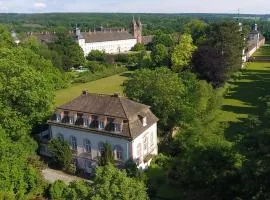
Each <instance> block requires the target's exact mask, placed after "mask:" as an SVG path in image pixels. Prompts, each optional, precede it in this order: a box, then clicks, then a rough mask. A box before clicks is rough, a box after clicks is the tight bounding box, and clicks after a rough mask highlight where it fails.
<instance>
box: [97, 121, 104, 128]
mask: <svg viewBox="0 0 270 200" xmlns="http://www.w3.org/2000/svg"><path fill="white" fill-rule="evenodd" d="M98 128H99V129H104V128H105V124H104V121H99V126H98Z"/></svg>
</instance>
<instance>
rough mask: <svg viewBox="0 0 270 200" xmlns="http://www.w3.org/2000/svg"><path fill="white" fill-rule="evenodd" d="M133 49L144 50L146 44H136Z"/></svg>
mask: <svg viewBox="0 0 270 200" xmlns="http://www.w3.org/2000/svg"><path fill="white" fill-rule="evenodd" d="M131 50H132V51H143V50H145V46H144V45H143V44H142V43H137V44H135V46H134V47H132V49H131Z"/></svg>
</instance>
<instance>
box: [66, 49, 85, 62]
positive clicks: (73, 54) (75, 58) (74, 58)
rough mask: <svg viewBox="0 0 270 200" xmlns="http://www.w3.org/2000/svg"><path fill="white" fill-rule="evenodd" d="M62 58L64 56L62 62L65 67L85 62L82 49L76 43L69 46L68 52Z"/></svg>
mask: <svg viewBox="0 0 270 200" xmlns="http://www.w3.org/2000/svg"><path fill="white" fill-rule="evenodd" d="M64 58H66V62H64V63H65V66H66V67H79V66H81V65H82V66H83V65H84V64H85V57H84V53H83V50H82V48H81V47H80V46H79V45H78V44H73V45H71V46H69V49H68V52H67V54H66V55H65V56H64Z"/></svg>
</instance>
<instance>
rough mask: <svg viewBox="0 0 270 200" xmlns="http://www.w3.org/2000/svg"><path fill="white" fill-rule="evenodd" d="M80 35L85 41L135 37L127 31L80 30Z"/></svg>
mask: <svg viewBox="0 0 270 200" xmlns="http://www.w3.org/2000/svg"><path fill="white" fill-rule="evenodd" d="M81 35H82V37H83V38H84V39H85V42H86V43H93V42H105V41H116V40H129V39H135V38H134V36H133V35H131V34H130V33H129V32H127V31H96V32H82V33H81Z"/></svg>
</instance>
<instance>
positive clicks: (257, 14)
mask: <svg viewBox="0 0 270 200" xmlns="http://www.w3.org/2000/svg"><path fill="white" fill-rule="evenodd" d="M0 14H23V15H33V14H164V15H181V14H185V15H186V14H187V15H192V14H206V15H240V16H241V15H252V16H264V15H270V13H261V14H260V13H226V12H224V13H223V12H220V13H215V12H179V13H176V12H77V11H70V12H61V11H58V12H31V13H29V12H28V13H27V12H0Z"/></svg>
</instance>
